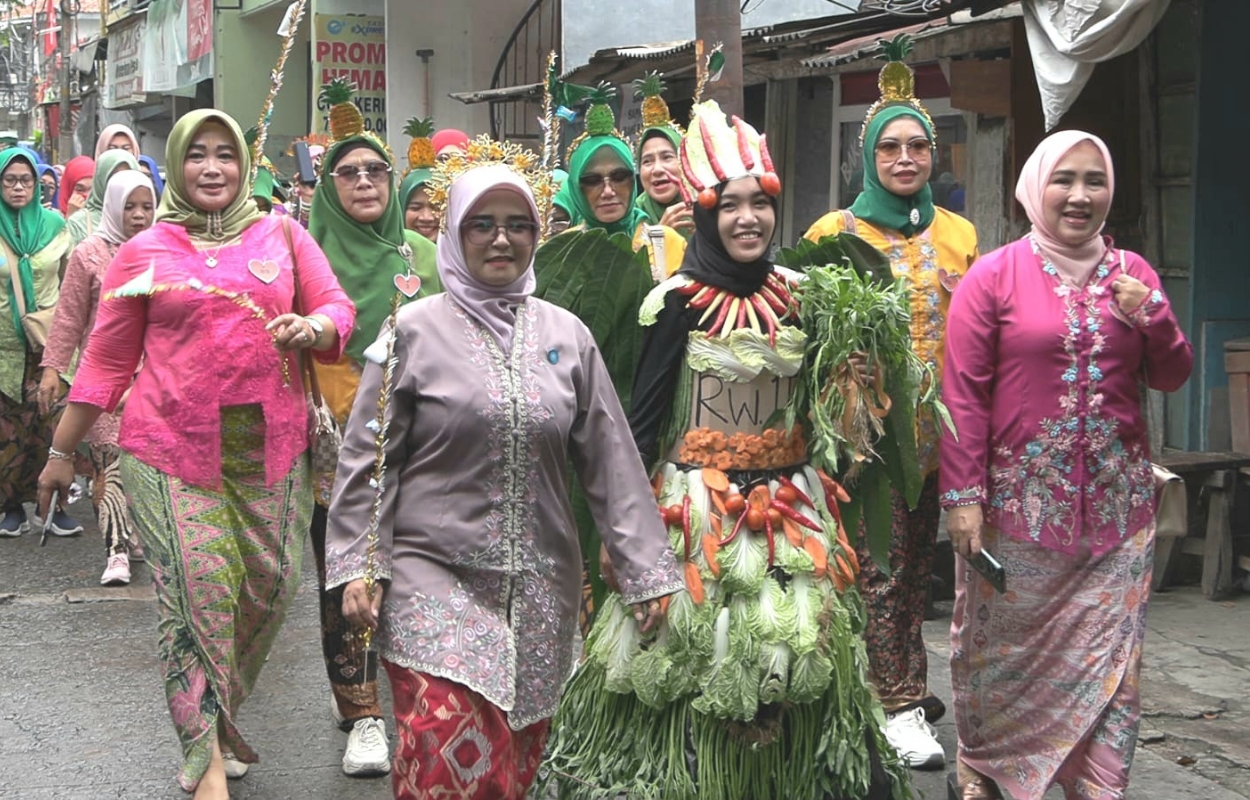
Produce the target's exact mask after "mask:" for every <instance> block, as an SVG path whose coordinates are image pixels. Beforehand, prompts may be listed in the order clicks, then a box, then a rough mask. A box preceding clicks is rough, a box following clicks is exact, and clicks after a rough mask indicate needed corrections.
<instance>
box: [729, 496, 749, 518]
mask: <svg viewBox="0 0 1250 800" xmlns="http://www.w3.org/2000/svg"><path fill="white" fill-rule="evenodd" d="M746 507H747V499H746V498H745V497H743V496H742V495H740V494H731V495H729V496H728V497H726V498H725V510H726V511H728V512H729V513H730V514H734V515H737V514H741V513H742V511H743V509H745V508H746Z"/></svg>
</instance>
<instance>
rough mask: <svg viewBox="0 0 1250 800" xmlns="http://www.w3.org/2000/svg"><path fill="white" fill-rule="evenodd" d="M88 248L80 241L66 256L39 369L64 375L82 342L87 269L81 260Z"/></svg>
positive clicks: (86, 312)
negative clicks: (46, 368)
mask: <svg viewBox="0 0 1250 800" xmlns="http://www.w3.org/2000/svg"><path fill="white" fill-rule="evenodd" d="M90 249H91V248H90V245H89V244H88V243H87V242H83V244H80V245H79V246H78V247H75V248H74V252H73V253H72V254H70V257H69V264H68V265H67V266H66V267H65V279H64V280H62V281H61V294H60V296H59V297H58V298H57V301H56V313H55V314H54V315H53V317H52V328H51V330H49V331H48V342H47V344H45V345H44V348H43V361H42V362H41V363H40V366H41V367H51V368H52V369H55V370H56V371H57V372H60V373H64V372H65V371H66V370H68V369H69V362H70V359H72V358H73V357H74V351H75V350H76V349H78V345H79V344H80V343H81V342H82V338H83V337H82V335H83V333H84V331H83V329H84V328H86V327H87V320H88V319H89V318H90V317H91V267H90V266H88V265H87V260H86V258H85V257H84V255H85V253H86V252H87V251H89V250H90Z"/></svg>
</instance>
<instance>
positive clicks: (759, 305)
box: [748, 293, 777, 347]
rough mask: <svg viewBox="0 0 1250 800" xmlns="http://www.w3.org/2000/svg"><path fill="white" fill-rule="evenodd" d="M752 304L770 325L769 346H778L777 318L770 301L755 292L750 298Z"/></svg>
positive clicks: (765, 322) (766, 323)
mask: <svg viewBox="0 0 1250 800" xmlns="http://www.w3.org/2000/svg"><path fill="white" fill-rule="evenodd" d="M748 299H749V300H750V301H751V305H752V306H754V307H755V310H756V312H757V313H758V314H759V315H760V316H761V317H763V318H764V324H765V325H767V326H768V346H769V347H776V346H777V318H776V317H775V316H773V310H772V309H771V308H769V307H768V303H766V302H764V300H763V299H761V298H760V296H759V294H758V293H756V294H753V295H751V296H750V297H749V298H748Z"/></svg>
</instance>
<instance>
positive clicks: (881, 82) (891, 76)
mask: <svg viewBox="0 0 1250 800" xmlns="http://www.w3.org/2000/svg"><path fill="white" fill-rule="evenodd" d="M877 44H878V45H879V46H880V48H881V52H880V53H878V54H877V59H878V60H881V61H885V62H886V63H885V66H884V67H882V68H881V72H880V73H878V74H877V88H878V89H880V90H881V98H880V99H879V100H877V102H875V103H873V104H872V107H871V108H869V109H868V114H867V116H865V117H864V126H863V127H862V128H861V129H860V132H859V143H860V146H861V147H862V146H863V144H864V134H865V133H867V132H868V124H869V123H870V122H872V118H873V117H875V116H876V115H877V114H878V113H879V112H880V111H881V110H882V109H883V108H886V107H888V106H892V105H899V104H904V105H909V106H911V107H913V108H915V109H916V110H917V111H919V112H920V113H921V114H922V115H923V116H924V118H925V119H926V120H928V121H929V128H930V129H933V120H932V119H930V117H929V112H927V111H925V108H924V106H922V105H920V101H919V100H917V99H916V73H915V72H913V71H912V68H911V67H909V66H907V64H906V63H905V61H904V59H906V58H907V57H908V56H909V55H911V37H910V36H908V35H907V34H905V33H900V34H899V35H898V36H895V37H894V38H893V39H881V40H880V41H878V42H877Z"/></svg>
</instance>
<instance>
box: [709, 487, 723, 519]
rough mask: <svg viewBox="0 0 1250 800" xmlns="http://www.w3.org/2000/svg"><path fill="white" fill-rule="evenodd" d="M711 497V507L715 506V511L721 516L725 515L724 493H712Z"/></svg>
mask: <svg viewBox="0 0 1250 800" xmlns="http://www.w3.org/2000/svg"><path fill="white" fill-rule="evenodd" d="M711 495H712V505H714V506H716V510H717V511H719V512H720V513H722V514H724V513H726V509H725V499H724V495H725V493H724V492H716V491H713V492H711Z"/></svg>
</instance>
